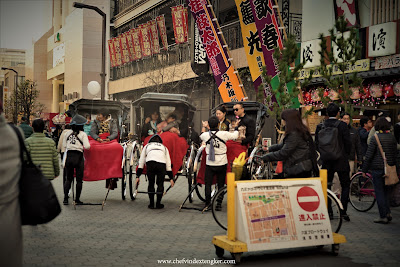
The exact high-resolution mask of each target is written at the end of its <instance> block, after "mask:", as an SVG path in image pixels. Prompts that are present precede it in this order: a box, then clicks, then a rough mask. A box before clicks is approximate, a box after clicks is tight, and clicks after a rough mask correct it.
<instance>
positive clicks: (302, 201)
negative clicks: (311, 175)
mask: <svg viewBox="0 0 400 267" xmlns="http://www.w3.org/2000/svg"><path fill="white" fill-rule="evenodd" d="M319 202H320V201H319V196H318V194H317V192H316V191H315V190H314V189H312V188H311V187H308V186H304V187H302V188H300V190H299V192H297V203H299V206H300V207H301V208H302V209H303V210H305V211H308V212H313V211H315V210H316V209H318V207H319Z"/></svg>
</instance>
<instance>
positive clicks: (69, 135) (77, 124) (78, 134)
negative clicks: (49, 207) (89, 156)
mask: <svg viewBox="0 0 400 267" xmlns="http://www.w3.org/2000/svg"><path fill="white" fill-rule="evenodd" d="M86 122H87V120H86V119H85V117H83V116H81V115H79V114H76V115H75V116H74V117H73V118H72V121H71V123H70V125H71V127H72V129H71V130H68V131H67V132H66V133H65V138H64V140H63V147H64V148H65V154H64V159H63V163H64V166H65V170H66V172H67V179H66V181H65V184H64V201H63V203H64V205H68V192H69V189H70V188H71V183H72V181H73V180H74V172H75V173H76V196H75V203H76V204H78V205H80V204H82V201H81V200H80V196H81V192H82V181H83V171H84V157H83V149H90V143H89V139H88V136H87V134H86V133H85V132H84V131H83V126H84V125H85V124H86Z"/></svg>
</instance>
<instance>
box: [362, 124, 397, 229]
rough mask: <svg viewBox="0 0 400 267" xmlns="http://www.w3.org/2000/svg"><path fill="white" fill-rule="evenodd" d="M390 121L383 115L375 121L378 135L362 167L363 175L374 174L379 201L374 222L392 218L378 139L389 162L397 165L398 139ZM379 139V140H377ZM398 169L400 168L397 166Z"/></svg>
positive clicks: (371, 143)
mask: <svg viewBox="0 0 400 267" xmlns="http://www.w3.org/2000/svg"><path fill="white" fill-rule="evenodd" d="M390 127H391V125H390V123H389V122H388V121H387V120H386V118H384V117H381V118H379V119H378V120H377V121H376V123H375V130H376V135H375V136H374V138H372V139H371V142H370V143H369V144H368V150H367V153H366V155H365V162H364V165H363V168H362V171H363V176H364V177H365V173H367V172H369V173H370V174H371V175H372V181H373V183H374V189H375V197H376V201H377V203H378V210H379V218H378V219H376V220H374V223H382V224H387V223H388V222H390V221H391V220H392V215H391V212H390V205H389V186H386V185H385V178H384V174H385V164H384V161H383V157H382V154H381V151H380V148H379V144H378V140H379V142H380V144H381V146H382V149H383V152H384V153H385V157H386V161H387V164H388V165H390V166H393V165H396V154H397V150H396V144H397V142H396V139H395V137H394V136H393V135H392V134H391V133H390ZM377 139H378V140H377ZM397 171H399V168H398V166H397Z"/></svg>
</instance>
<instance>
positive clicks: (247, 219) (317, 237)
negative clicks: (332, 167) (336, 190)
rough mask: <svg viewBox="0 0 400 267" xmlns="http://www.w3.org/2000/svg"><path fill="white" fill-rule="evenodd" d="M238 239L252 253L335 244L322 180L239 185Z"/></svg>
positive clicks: (244, 183) (260, 182) (237, 207)
mask: <svg viewBox="0 0 400 267" xmlns="http://www.w3.org/2000/svg"><path fill="white" fill-rule="evenodd" d="M237 196H238V199H237V202H236V203H238V205H237V206H236V214H237V215H238V216H237V218H239V219H238V220H237V229H236V233H237V238H238V240H240V241H242V242H245V243H246V244H247V247H248V250H249V251H257V250H270V249H281V248H294V247H306V246H318V245H328V244H332V243H333V237H332V228H331V224H330V220H329V215H328V210H327V206H326V202H325V197H324V194H323V191H322V186H321V181H320V180H319V179H306V180H291V179H287V180H262V181H256V182H249V181H246V182H240V181H239V182H237Z"/></svg>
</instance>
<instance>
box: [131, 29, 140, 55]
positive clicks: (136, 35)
mask: <svg viewBox="0 0 400 267" xmlns="http://www.w3.org/2000/svg"><path fill="white" fill-rule="evenodd" d="M132 41H133V47H134V49H135V55H136V56H135V60H138V59H141V58H142V57H143V56H142V42H141V36H140V30H139V27H138V28H135V29H133V30H132Z"/></svg>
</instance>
